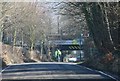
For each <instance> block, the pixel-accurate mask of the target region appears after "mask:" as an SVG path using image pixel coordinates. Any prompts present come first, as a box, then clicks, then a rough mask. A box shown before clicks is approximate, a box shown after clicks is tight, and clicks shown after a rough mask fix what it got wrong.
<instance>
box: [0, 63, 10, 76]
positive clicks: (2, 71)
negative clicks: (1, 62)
mask: <svg viewBox="0 0 120 81" xmlns="http://www.w3.org/2000/svg"><path fill="white" fill-rule="evenodd" d="M9 67H11V66H10V65H9V66H8V67H6V68H5V69H3V70H2V71H1V74H2V72H3V71H5V70H6V69H8V68H9Z"/></svg>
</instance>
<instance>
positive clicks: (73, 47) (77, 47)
mask: <svg viewBox="0 0 120 81" xmlns="http://www.w3.org/2000/svg"><path fill="white" fill-rule="evenodd" d="M57 48H59V49H60V50H81V49H82V47H80V45H78V44H75V45H74V44H73V45H58V46H57Z"/></svg>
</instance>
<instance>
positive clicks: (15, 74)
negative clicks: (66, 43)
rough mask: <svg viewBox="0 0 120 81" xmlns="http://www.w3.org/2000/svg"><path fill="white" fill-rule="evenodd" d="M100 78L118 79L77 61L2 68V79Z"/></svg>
mask: <svg viewBox="0 0 120 81" xmlns="http://www.w3.org/2000/svg"><path fill="white" fill-rule="evenodd" d="M73 79H74V80H75V79H76V80H80V81H82V80H84V81H85V80H87V81H88V80H92V81H93V80H100V81H104V80H107V81H116V79H115V78H111V77H109V76H107V75H105V74H103V73H100V72H96V71H95V70H91V69H89V68H86V67H83V66H80V65H77V64H75V63H62V62H41V63H26V64H15V65H9V66H8V67H7V68H5V69H3V70H2V81H18V80H19V81H27V80H28V81H41V80H52V81H53V80H73Z"/></svg>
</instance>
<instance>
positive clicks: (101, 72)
mask: <svg viewBox="0 0 120 81" xmlns="http://www.w3.org/2000/svg"><path fill="white" fill-rule="evenodd" d="M76 66H78V67H83V68H86V69H88V70H90V71H95V72H98V73H100V74H103V75H105V76H108V77H110V78H112V79H114V80H116V81H118V79H116V78H115V77H113V76H111V75H109V74H106V73H104V72H102V71H99V70H93V69H91V68H88V67H85V66H82V65H77V64H76Z"/></svg>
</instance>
